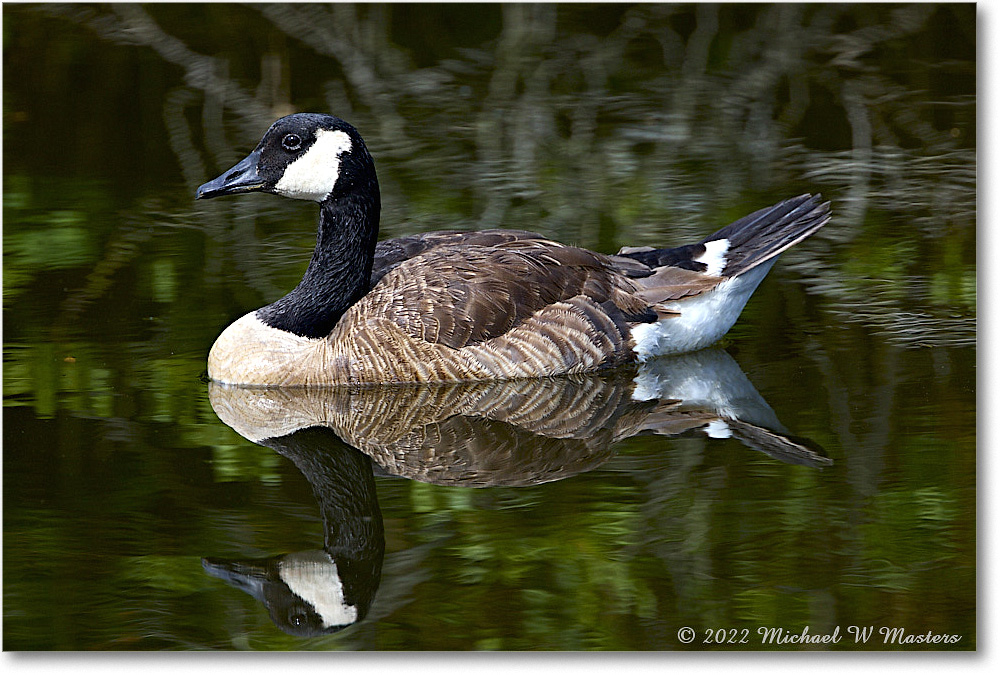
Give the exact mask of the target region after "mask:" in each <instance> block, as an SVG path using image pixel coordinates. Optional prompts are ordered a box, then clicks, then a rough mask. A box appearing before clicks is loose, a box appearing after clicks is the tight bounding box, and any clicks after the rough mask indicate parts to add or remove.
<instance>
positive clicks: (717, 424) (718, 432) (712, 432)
mask: <svg viewBox="0 0 1000 675" xmlns="http://www.w3.org/2000/svg"><path fill="white" fill-rule="evenodd" d="M705 435H706V436H708V437H709V438H732V437H733V432H732V430H731V429H730V428H729V425H728V424H726V422H725V420H712V421H711V422H709V423H708V426H707V427H705Z"/></svg>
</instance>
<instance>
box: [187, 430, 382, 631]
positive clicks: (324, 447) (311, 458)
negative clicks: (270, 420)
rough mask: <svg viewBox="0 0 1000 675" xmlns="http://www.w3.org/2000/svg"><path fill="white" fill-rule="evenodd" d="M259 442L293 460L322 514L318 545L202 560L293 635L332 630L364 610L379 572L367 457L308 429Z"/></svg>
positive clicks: (378, 533)
mask: <svg viewBox="0 0 1000 675" xmlns="http://www.w3.org/2000/svg"><path fill="white" fill-rule="evenodd" d="M258 442H259V443H260V444H261V445H265V446H267V447H270V448H272V449H273V450H275V451H276V452H278V453H280V454H282V455H284V456H285V457H287V458H288V459H290V460H292V462H294V463H295V465H296V466H297V467H298V468H299V470H300V471H301V472H302V474H303V475H304V476H305V478H306V479H307V480H308V481H309V483H310V485H311V486H312V489H313V496H314V497H315V498H316V501H317V502H318V504H319V507H320V512H321V513H322V516H323V527H324V541H323V550H318V551H300V552H296V553H289V554H287V555H281V556H274V557H270V558H265V559H262V560H246V559H244V560H223V559H220V558H205V559H204V560H203V561H202V564H203V566H204V568H205V570H206V571H207V572H208V573H209V574H211V575H212V576H214V577H218V578H220V579H223V580H225V581H226V582H228V583H229V584H231V585H232V586H234V587H236V588H239V589H241V590H243V591H245V592H247V593H249V594H250V595H251V596H253V597H254V598H256V599H257V600H259V601H260V602H262V603H263V604H264V606H265V607H266V608H267V611H268V613H269V614H270V615H271V619H272V621H274V624H275V625H276V626H278V627H279V628H281V630H283V631H285V632H286V633H289V634H291V635H298V636H314V635H322V634H325V633H333V632H336V631H339V630H343V629H344V628H346V627H348V626H350V625H352V624H354V623H356V622H358V621H361V620H362V619H364V617H365V616H366V615H367V614H368V610H369V608H370V607H371V604H372V601H373V600H374V598H375V591H376V590H377V589H378V585H379V582H380V580H381V576H382V560H383V556H384V554H385V536H384V531H383V524H382V513H381V511H380V509H379V506H378V499H377V497H376V494H375V479H374V475H373V473H372V465H371V461H370V460H369V459H368V457H366V456H365V455H363V454H361V453H360V452H358V451H357V450H355V449H354V448H351V447H350V446H348V445H346V444H345V443H344V442H343V441H341V440H340V439H339V438H337V436H336V435H334V434H333V433H332V432H331V431H330V430H329V429H326V428H323V427H313V428H306V429H301V430H299V431H296V432H294V433H292V434H290V435H287V436H284V437H281V438H271V439H263V440H260V441H258Z"/></svg>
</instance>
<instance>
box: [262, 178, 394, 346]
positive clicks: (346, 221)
mask: <svg viewBox="0 0 1000 675" xmlns="http://www.w3.org/2000/svg"><path fill="white" fill-rule="evenodd" d="M379 211H380V203H379V193H378V183H377V182H374V181H372V184H371V185H369V186H367V190H356V191H353V192H352V194H349V195H346V196H342V197H340V198H337V199H327V200H326V201H324V202H322V203H321V204H320V217H319V232H318V233H317V235H316V249H315V250H314V251H313V256H312V260H310V261H309V267H308V268H307V269H306V273H305V274H304V275H303V277H302V281H300V282H299V285H298V286H296V287H295V289H294V290H293V291H292V292H291V293H289V294H288V295H286V296H285V297H283V298H281V299H280V300H278V301H277V302H274V303H272V304H270V305H268V306H267V307H263V308H261V309H259V310H257V317H258V318H259V319H260V320H261V321H263V322H264V323H266V324H268V325H269V326H273V327H275V328H280V329H281V330H286V331H288V332H290V333H295V334H296V335H301V336H303V337H308V338H321V337H326V336H327V335H329V334H330V331H331V330H333V327H334V325H336V323H337V321H338V320H339V319H340V317H341V316H342V315H343V313H344V312H346V311H347V309H348V308H349V307H350V306H351V305H353V304H354V303H356V302H357V301H358V300H360V299H361V298H362V297H363V296H364V295H365V294H366V293H367V292H368V290H369V283H370V280H371V272H372V262H373V260H374V258H375V243H376V241H377V239H378V221H379Z"/></svg>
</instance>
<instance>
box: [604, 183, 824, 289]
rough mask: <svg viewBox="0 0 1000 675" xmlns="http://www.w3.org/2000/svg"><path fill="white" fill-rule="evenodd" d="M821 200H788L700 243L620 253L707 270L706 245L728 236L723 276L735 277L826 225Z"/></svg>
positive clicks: (656, 263) (646, 262)
mask: <svg viewBox="0 0 1000 675" xmlns="http://www.w3.org/2000/svg"><path fill="white" fill-rule="evenodd" d="M821 199H822V197H821V196H820V195H809V194H805V195H801V196H799V197H793V198H792V199H786V200H785V201H783V202H781V203H779V204H775V205H774V206H769V207H767V208H766V209H761V210H760V211H755V212H754V213H751V214H750V215H748V216H744V217H742V218H740V219H739V220H737V221H736V222H734V223H730V224H729V225H726V226H725V227H724V228H722V229H721V230H719V231H718V232H713V233H712V234H710V235H708V236H707V237H705V238H704V239H702V240H701V241H700V242H698V243H697V244H688V245H687V246H680V247H678V248H658V249H648V248H642V249H631V248H623V249H622V250H621V251H620V252H619V255H622V256H626V257H629V258H632V259H633V260H638V261H639V262H641V263H643V264H644V265H648V266H649V267H653V268H655V267H663V266H666V265H669V266H671V267H681V268H684V269H687V270H694V271H696V272H703V271H705V270H706V269H707V265H705V264H704V263H703V262H699V259H700V258H701V256H702V255H704V253H705V250H706V249H705V244H706V243H708V242H712V241H718V240H720V239H728V240H729V248H728V249H727V250H726V252H725V267H723V269H722V276H726V277H735V276H737V275H739V274H742V273H743V272H746V271H747V270H749V269H751V268H753V267H756V266H757V265H759V264H761V263H763V262H767V261H768V260H770V259H771V258H773V257H775V256H776V255H778V254H779V253H781V252H783V251H785V250H786V249H788V248H790V247H792V246H794V245H795V244H797V243H799V242H800V241H802V240H803V239H805V238H806V237H808V236H809V235H811V234H812V233H814V232H815V231H816V230H818V229H819V228H821V227H823V226H824V225H826V223H827V221H829V220H830V203H829V202H822V203H821V201H820V200H821Z"/></svg>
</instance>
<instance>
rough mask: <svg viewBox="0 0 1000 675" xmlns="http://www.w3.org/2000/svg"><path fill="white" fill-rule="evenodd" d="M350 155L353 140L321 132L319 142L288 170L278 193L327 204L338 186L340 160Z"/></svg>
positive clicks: (338, 134) (328, 132)
mask: <svg viewBox="0 0 1000 675" xmlns="http://www.w3.org/2000/svg"><path fill="white" fill-rule="evenodd" d="M350 151H351V137H350V136H348V135H347V134H346V133H345V132H343V131H340V130H337V131H327V130H325V129H320V130H319V131H317V132H316V142H315V143H313V144H312V146H311V147H310V148H309V149H308V150H306V153H305V154H304V155H302V156H301V157H299V158H298V159H296V160H295V161H294V162H292V163H291V164H289V165H288V166H287V167H286V168H285V173H283V174H282V175H281V180H279V181H278V182H277V183H276V184H275V186H274V191H275V192H276V193H278V194H279V195H282V196H283V197H291V198H292V199H309V200H312V201H316V202H321V201H323V200H324V199H326V198H327V195H329V194H330V192H331V191H332V190H333V186H334V185H335V184H336V183H337V177H338V176H339V175H340V156H341V155H342V154H344V153H345V152H350Z"/></svg>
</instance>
